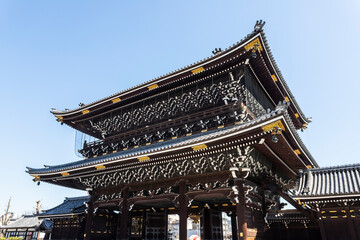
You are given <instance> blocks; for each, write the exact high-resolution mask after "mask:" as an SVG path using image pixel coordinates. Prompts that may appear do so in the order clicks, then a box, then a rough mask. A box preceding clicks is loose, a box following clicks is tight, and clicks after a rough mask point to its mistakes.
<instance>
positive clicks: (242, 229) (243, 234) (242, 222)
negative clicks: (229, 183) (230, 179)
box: [234, 178, 248, 240]
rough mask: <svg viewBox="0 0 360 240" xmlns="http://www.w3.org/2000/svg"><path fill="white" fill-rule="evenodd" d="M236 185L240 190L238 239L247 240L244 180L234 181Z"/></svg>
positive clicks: (237, 208) (237, 207)
mask: <svg viewBox="0 0 360 240" xmlns="http://www.w3.org/2000/svg"><path fill="white" fill-rule="evenodd" d="M234 184H235V186H236V187H237V189H238V191H239V192H238V196H237V197H238V202H237V203H236V215H237V229H238V231H237V239H239V240H242V239H244V240H247V239H248V238H247V237H248V233H247V223H246V208H245V194H244V192H245V191H244V185H243V184H244V179H242V178H236V179H234Z"/></svg>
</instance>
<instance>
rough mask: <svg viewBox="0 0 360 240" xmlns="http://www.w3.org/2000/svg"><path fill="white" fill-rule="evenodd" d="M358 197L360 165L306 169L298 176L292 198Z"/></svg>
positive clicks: (359, 192)
mask: <svg viewBox="0 0 360 240" xmlns="http://www.w3.org/2000/svg"><path fill="white" fill-rule="evenodd" d="M342 197H360V164H354V165H344V166H336V167H326V168H315V169H307V170H305V171H303V172H302V173H301V174H300V178H299V179H298V182H297V189H296V191H295V194H294V198H297V199H321V198H342Z"/></svg>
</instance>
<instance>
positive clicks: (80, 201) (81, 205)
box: [39, 196, 89, 216]
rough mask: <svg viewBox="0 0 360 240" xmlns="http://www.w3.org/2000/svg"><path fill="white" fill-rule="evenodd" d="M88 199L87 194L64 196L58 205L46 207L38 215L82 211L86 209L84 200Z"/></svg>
mask: <svg viewBox="0 0 360 240" xmlns="http://www.w3.org/2000/svg"><path fill="white" fill-rule="evenodd" d="M87 201H89V196H83V197H73V198H65V200H64V202H63V203H61V204H60V205H58V206H56V207H54V208H51V209H48V210H46V211H44V212H43V213H41V214H39V215H40V216H49V215H59V214H77V213H83V212H84V211H85V209H86V206H85V202H87Z"/></svg>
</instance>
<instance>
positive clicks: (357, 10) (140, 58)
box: [0, 0, 360, 214]
mask: <svg viewBox="0 0 360 240" xmlns="http://www.w3.org/2000/svg"><path fill="white" fill-rule="evenodd" d="M259 19H262V20H265V21H266V25H265V27H264V29H265V33H266V36H267V39H268V42H269V44H270V47H271V50H272V53H273V55H274V57H275V60H276V62H277V64H278V66H279V68H280V70H281V72H282V74H283V76H284V77H285V79H286V81H287V84H288V85H289V87H290V89H291V91H292V93H293V95H294V96H295V97H296V99H297V102H298V103H299V105H300V107H301V109H302V110H303V112H304V113H305V115H306V116H308V117H312V119H313V122H312V123H311V124H310V125H309V127H308V129H307V130H306V131H305V132H304V133H301V137H302V139H303V141H304V142H305V144H306V146H307V147H308V149H309V150H310V152H311V153H312V155H313V156H314V158H315V160H316V161H317V162H318V164H319V165H320V166H322V167H324V166H334V165H343V164H354V163H359V161H360V158H359V157H358V155H357V150H358V149H360V141H359V139H358V137H357V131H358V129H357V127H358V125H359V124H358V119H359V118H360V110H359V103H360V94H359V88H360V81H359V77H358V76H359V74H358V70H359V69H360V61H359V55H360V50H359V46H358V44H359V43H360V27H359V23H360V2H359V1H358V0H353V1H351V0H345V1H331V0H330V1H309V0H304V1H278V0H274V1H256V2H254V1H247V0H242V1H231V0H224V1H214V0H198V1H188V0H182V1H165V0H164V1H160V0H153V1H145V0H144V1H140V0H139V1H112V0H107V1H92V0H87V1H84V0H83V1H81V0H79V1H61V0H58V1H47V0H34V1H18V0H1V1H0V110H1V113H0V114H1V118H0V133H1V137H0V152H1V155H0V161H1V167H0V188H1V190H0V214H1V213H2V211H3V209H5V207H6V203H7V201H8V199H9V198H10V197H12V202H11V210H12V211H14V212H16V213H18V214H23V213H28V212H31V211H33V210H34V207H35V205H36V201H37V200H41V203H42V207H43V208H44V209H48V208H51V207H54V206H56V205H58V204H60V203H61V202H62V201H63V200H64V198H65V197H72V196H82V195H85V194H86V192H83V191H77V190H72V189H68V188H64V187H59V186H56V185H50V184H46V183H41V184H40V186H37V184H36V183H34V182H33V181H32V177H30V176H29V175H28V174H26V173H25V169H26V166H30V167H42V166H43V164H47V165H56V164H62V163H67V162H72V161H74V160H76V159H77V157H76V155H75V151H74V146H75V131H74V130H73V129H71V128H70V127H68V126H65V125H63V126H61V125H60V124H59V123H58V122H56V121H55V118H54V116H52V114H51V113H50V112H49V111H50V109H51V108H56V109H65V108H69V109H72V108H76V107H77V106H78V104H79V103H80V102H83V103H90V102H93V101H96V100H98V99H101V98H103V97H106V96H109V95H111V94H114V93H116V92H119V91H121V90H124V89H127V88H129V87H132V86H135V85H137V84H139V83H142V82H145V81H148V80H151V79H153V78H156V77H158V76H160V75H163V74H166V73H168V72H170V71H173V70H176V69H178V68H181V67H183V66H185V65H188V64H191V63H193V62H196V61H198V60H201V59H203V58H206V57H208V56H210V55H211V51H212V50H214V49H215V48H219V47H220V48H222V49H224V48H226V47H228V46H230V45H232V44H234V43H236V42H237V41H239V40H241V39H242V38H243V37H245V36H246V35H247V34H248V33H250V32H251V31H252V30H253V26H254V24H255V22H256V20H259Z"/></svg>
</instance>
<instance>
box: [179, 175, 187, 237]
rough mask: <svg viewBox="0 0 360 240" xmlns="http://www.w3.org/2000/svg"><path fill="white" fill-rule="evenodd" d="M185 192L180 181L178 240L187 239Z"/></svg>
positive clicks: (184, 187) (183, 183)
mask: <svg viewBox="0 0 360 240" xmlns="http://www.w3.org/2000/svg"><path fill="white" fill-rule="evenodd" d="M185 191H186V185H185V181H181V182H180V185H179V217H180V224H179V228H180V229H179V230H180V231H179V235H180V240H186V239H187V202H186V198H185Z"/></svg>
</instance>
